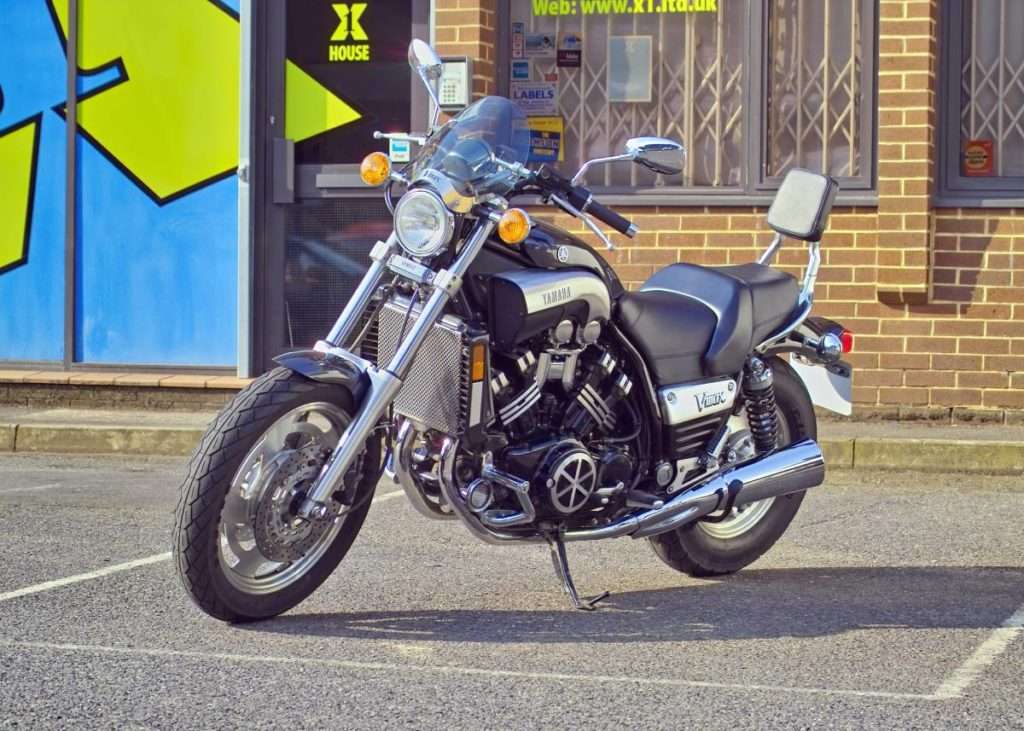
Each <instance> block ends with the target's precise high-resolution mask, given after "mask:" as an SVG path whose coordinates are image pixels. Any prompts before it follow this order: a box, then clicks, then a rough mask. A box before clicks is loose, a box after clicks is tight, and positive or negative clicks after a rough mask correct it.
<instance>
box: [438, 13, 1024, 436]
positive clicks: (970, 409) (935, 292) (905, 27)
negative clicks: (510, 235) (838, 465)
mask: <svg viewBox="0 0 1024 731" xmlns="http://www.w3.org/2000/svg"><path fill="white" fill-rule="evenodd" d="M482 1H483V2H485V3H487V4H486V5H485V7H483V8H480V9H479V11H476V10H473V9H472V8H471V7H470V6H471V5H473V4H474V3H475V2H476V0H440V3H439V5H438V7H439V8H440V9H439V12H438V31H437V32H438V36H437V37H438V40H439V43H440V45H441V49H442V53H467V54H469V55H474V53H476V51H474V50H471V49H472V48H474V47H475V48H478V49H479V52H480V53H481V56H480V58H482V59H483V60H484V62H485V63H483V64H481V63H479V62H478V63H477V65H476V69H477V73H479V71H480V69H482V68H487V69H493V67H494V61H495V55H494V51H495V43H496V32H495V30H494V12H493V7H494V4H493V3H494V0H482ZM474 7H475V6H474ZM937 18H938V5H937V2H936V1H935V0H916V1H914V0H911V1H907V0H881V2H880V9H879V79H878V96H879V109H878V206H877V208H876V207H861V208H849V207H846V208H842V207H840V208H837V209H835V210H834V212H833V214H832V218H831V220H830V226H829V230H828V232H827V233H826V235H825V238H824V239H823V241H822V253H823V258H822V267H821V271H820V274H819V276H818V286H817V288H816V305H815V311H816V312H817V313H818V314H821V315H825V316H827V317H833V318H835V319H838V320H841V321H842V322H843V323H844V324H846V325H847V326H848V327H850V329H852V330H853V331H854V332H855V333H856V334H857V339H856V351H857V352H856V353H854V355H853V357H852V361H853V364H854V365H855V366H856V374H855V378H854V384H855V388H854V400H855V402H856V409H855V413H856V414H857V415H859V416H861V417H865V418H872V417H882V418H903V419H935V420H949V419H956V420H984V421H996V422H1001V421H1006V420H1008V421H1012V422H1017V423H1024V211H1021V210H1013V209H958V208H954V209H951V208H933V207H932V205H931V195H932V193H933V190H934V182H935V166H936V157H935V149H936V129H937V123H936V114H935V103H936V98H937V95H936V92H935V88H936V79H937V70H938V52H937V45H936V38H937V33H936V31H937ZM463 21H464V22H465V23H466V24H467V25H462V23H463ZM442 22H443V23H444V25H442ZM464 33H465V35H464ZM474 82H475V90H476V91H477V93H478V94H480V93H486V92H488V91H490V90H492V89H493V88H494V87H493V77H492V78H490V79H481V78H476V79H475V80H474ZM619 210H620V211H621V212H623V213H624V215H628V216H630V217H631V218H633V219H634V220H635V221H636V222H637V224H638V225H639V227H640V230H641V233H640V234H639V235H638V236H637V237H636V239H634V240H632V241H627V240H625V239H624V238H623V237H619V236H617V237H615V238H616V241H617V243H618V245H619V247H620V248H619V250H618V251H616V252H614V253H609V254H607V256H608V259H609V260H610V261H611V262H612V263H613V264H614V266H615V268H616V270H617V271H618V273H619V275H620V276H621V277H622V279H623V280H624V281H625V282H626V283H627V284H628V285H631V286H635V285H637V284H638V283H640V282H642V281H643V280H644V279H645V278H647V277H648V276H649V275H650V274H651V273H652V272H653V271H654V269H655V268H656V267H662V266H665V265H666V264H670V263H673V262H676V261H686V262H692V263H698V264H706V265H716V264H734V263H742V262H748V261H751V260H753V259H754V258H755V257H756V256H757V254H758V252H759V251H760V250H761V249H762V248H763V247H765V246H767V244H768V242H769V241H770V240H771V232H770V231H769V230H768V228H767V226H766V225H765V222H764V213H765V210H764V209H763V208H754V207H739V208H723V207H705V208H693V207H685V208H684V207H676V208H674V207H669V206H659V207H639V206H638V207H633V208H628V207H627V208H620V209H619ZM535 213H539V214H540V215H542V216H543V217H545V218H548V219H550V220H554V221H555V222H557V223H558V224H559V225H562V226H564V227H566V228H567V229H569V230H571V231H574V232H576V233H578V234H579V235H581V236H582V237H583V238H585V239H587V240H589V241H590V243H592V244H593V245H595V247H597V248H599V249H601V248H602V247H601V245H600V243H599V242H598V241H596V240H595V238H594V237H593V236H591V235H590V234H589V233H586V232H585V230H584V228H583V227H582V225H581V224H580V223H579V222H578V221H576V220H575V219H573V218H571V217H569V216H567V215H564V214H558V213H551V212H550V210H547V211H544V212H543V213H541V212H539V211H536V212H535ZM805 261H806V254H805V252H804V250H803V248H802V247H801V246H800V245H798V244H797V243H795V242H792V243H789V244H788V245H787V246H786V248H784V249H783V251H782V254H781V256H780V259H779V263H780V264H781V265H782V266H783V267H785V268H787V269H788V270H789V271H791V272H793V273H794V274H799V273H800V271H801V267H802V266H803V264H804V263H805Z"/></svg>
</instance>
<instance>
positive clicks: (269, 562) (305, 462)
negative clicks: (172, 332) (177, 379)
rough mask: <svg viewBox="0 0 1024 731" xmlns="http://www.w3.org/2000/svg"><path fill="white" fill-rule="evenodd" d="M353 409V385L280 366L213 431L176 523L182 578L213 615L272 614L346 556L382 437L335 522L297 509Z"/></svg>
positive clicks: (364, 458) (194, 465)
mask: <svg viewBox="0 0 1024 731" xmlns="http://www.w3.org/2000/svg"><path fill="white" fill-rule="evenodd" d="M352 408H353V407H352V400H351V397H350V395H349V393H348V392H347V391H345V390H344V389H342V388H339V387H337V386H331V385H328V384H323V383H317V382H316V381H311V380H309V379H307V378H305V377H303V376H300V375H298V374H296V373H293V372H292V371H289V370H287V369H285V368H277V369H275V370H273V371H271V372H270V373H267V374H266V375H264V376H262V377H261V378H259V379H257V380H255V381H253V383H252V384H250V385H249V386H248V387H247V388H246V389H245V390H244V391H242V392H241V393H239V394H238V395H237V396H236V397H235V398H234V400H232V402H231V403H230V404H228V406H226V407H225V409H224V410H223V411H222V412H221V414H220V415H219V416H218V418H217V419H216V421H215V422H214V423H213V424H212V425H211V426H210V427H209V429H208V430H207V432H206V434H205V435H204V437H203V440H202V442H200V444H199V446H198V447H197V448H196V451H195V453H194V455H193V456H192V460H191V462H190V463H189V468H188V475H187V476H186V478H185V481H184V482H183V484H182V486H181V493H180V498H179V502H178V508H177V512H176V521H175V527H174V537H175V538H174V558H175V563H176V566H177V570H178V576H179V577H180V578H181V581H182V583H183V584H184V586H185V589H186V591H187V592H188V594H189V595H190V596H191V598H192V600H193V601H194V602H195V603H196V604H197V605H198V606H199V607H200V609H202V610H203V611H204V612H206V613H207V614H209V615H211V616H213V617H216V618H217V619H222V620H225V621H231V622H243V621H249V620H256V619H266V618H268V617H273V616H275V615H278V614H280V613H282V612H284V611H287V610H288V609H291V608H292V607H294V606H295V605H296V604H298V603H299V602H301V601H302V600H303V599H305V598H306V597H307V596H309V595H310V594H311V593H312V592H313V591H314V590H315V589H316V588H317V587H318V586H320V584H321V583H323V581H324V580H325V579H326V578H327V577H328V576H329V575H330V574H331V572H332V571H333V570H334V569H335V567H336V566H337V565H338V563H340V562H341V560H342V558H344V557H345V554H346V553H347V552H348V550H349V548H350V547H351V545H352V542H353V541H354V540H355V538H356V536H357V535H358V533H359V529H360V528H361V527H362V524H363V520H364V519H365V518H366V514H367V512H368V511H369V508H370V499H369V498H370V496H371V495H372V493H373V490H374V488H375V484H376V478H377V476H378V472H379V466H380V453H381V445H380V438H379V437H375V438H371V439H370V440H368V441H367V444H366V449H365V450H364V451H363V453H362V454H361V456H360V457H359V458H358V459H357V460H356V465H355V466H354V467H353V469H352V470H351V471H350V473H349V475H348V478H347V479H346V480H345V483H346V485H345V488H344V489H343V490H341V491H339V492H336V493H335V494H334V496H333V499H332V501H331V508H332V510H331V511H330V514H329V515H328V516H325V517H324V518H322V519H319V520H312V521H303V520H299V519H298V518H296V510H297V508H298V506H299V505H300V504H301V503H302V501H303V499H304V498H305V495H306V490H307V489H308V488H309V487H310V486H311V485H312V484H313V481H314V480H315V479H316V477H317V476H318V475H319V474H320V471H321V469H322V468H323V466H324V464H325V463H326V461H327V459H328V458H329V457H330V455H331V453H332V451H333V449H334V448H335V447H336V446H337V443H338V440H339V438H340V437H341V434H342V432H343V431H344V430H345V427H347V426H348V424H349V422H351V420H352Z"/></svg>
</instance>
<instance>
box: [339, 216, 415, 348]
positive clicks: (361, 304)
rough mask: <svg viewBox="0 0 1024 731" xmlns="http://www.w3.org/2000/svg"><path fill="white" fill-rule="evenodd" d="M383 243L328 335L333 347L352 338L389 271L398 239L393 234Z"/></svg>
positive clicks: (375, 248) (374, 254)
mask: <svg viewBox="0 0 1024 731" xmlns="http://www.w3.org/2000/svg"><path fill="white" fill-rule="evenodd" d="M383 243H384V246H383V247H381V246H379V244H378V246H375V247H374V250H373V252H371V257H372V259H373V261H372V262H371V263H370V268H369V269H367V270H366V274H365V275H363V278H362V280H361V281H360V282H359V286H358V287H356V291H355V292H354V293H353V294H352V297H351V299H349V301H348V302H347V303H346V304H345V309H344V310H342V311H341V314H340V315H338V319H337V320H335V321H334V327H332V328H331V332H330V333H328V335H327V342H329V343H330V344H331V345H334V346H336V347H344V346H345V343H346V341H348V339H349V338H350V337H351V336H352V331H353V330H355V328H356V326H357V325H358V324H359V318H360V316H361V315H362V314H363V312H364V311H365V310H366V307H367V306H368V305H369V304H370V299H371V298H372V297H373V293H374V292H376V291H377V285H379V284H380V280H381V279H383V277H384V272H386V271H387V262H388V257H390V256H391V254H392V253H394V252H395V251H396V250H397V248H398V237H397V236H396V235H395V233H394V232H392V233H391V235H390V236H388V240H387V241H386V242H383Z"/></svg>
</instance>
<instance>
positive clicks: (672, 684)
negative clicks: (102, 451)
mask: <svg viewBox="0 0 1024 731" xmlns="http://www.w3.org/2000/svg"><path fill="white" fill-rule="evenodd" d="M0 647H10V648H16V649H24V650H38V651H43V652H70V653H76V652H77V653H94V654H107V655H124V656H136V657H151V658H176V659H194V660H205V661H210V660H215V661H221V662H235V663H260V664H263V665H266V664H274V665H293V666H303V665H305V666H309V667H319V668H336V669H340V670H372V671H379V672H380V671H383V672H393V673H414V674H433V675H454V676H463V677H485V678H502V679H507V680H526V681H549V682H560V683H592V684H614V685H624V684H631V685H637V686H646V687H659V688H693V689H702V688H708V689H714V690H732V691H747V692H758V693H794V694H801V695H820V696H853V697H856V698H876V699H882V700H914V701H938V700H945V699H944V698H940V697H938V696H937V695H935V694H923V693H897V692H891V691H882V690H878V691H876V690H852V689H848V688H810V687H801V686H786V685H760V684H744V683H720V682H715V681H705V680H685V679H681V678H652V677H644V676H634V675H590V674H586V673H554V672H532V671H525V670H501V669H494V668H474V667H465V666H460V665H416V664H408V665H406V664H399V663H389V662H363V661H358V660H338V659H334V658H319V657H298V656H288V655H243V654H236V653H228V652H201V651H198V650H171V649H165V648H158V647H113V646H110V645H79V644H71V643H57V642H24V641H19V640H6V639H0Z"/></svg>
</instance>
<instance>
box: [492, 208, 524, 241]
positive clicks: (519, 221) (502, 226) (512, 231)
mask: <svg viewBox="0 0 1024 731" xmlns="http://www.w3.org/2000/svg"><path fill="white" fill-rule="evenodd" d="M531 226H533V222H532V221H531V220H530V217H529V216H528V215H527V214H526V211H524V210H523V209H522V208H509V209H508V210H507V211H505V212H504V213H502V214H501V220H500V221H498V237H499V238H500V239H501V240H502V241H504V242H505V243H506V244H518V243H519V242H520V241H523V240H524V239H526V237H527V236H529V235H530V227H531Z"/></svg>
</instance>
